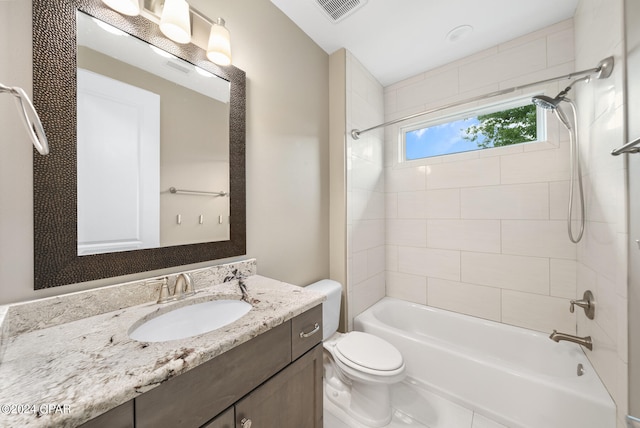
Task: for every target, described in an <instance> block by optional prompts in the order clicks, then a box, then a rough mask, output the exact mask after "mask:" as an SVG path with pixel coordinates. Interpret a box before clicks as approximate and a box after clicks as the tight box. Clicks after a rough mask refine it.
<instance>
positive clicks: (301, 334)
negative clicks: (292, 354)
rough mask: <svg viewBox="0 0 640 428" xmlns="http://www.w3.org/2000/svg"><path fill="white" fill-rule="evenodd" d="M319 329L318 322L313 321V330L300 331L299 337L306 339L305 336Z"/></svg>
mask: <svg viewBox="0 0 640 428" xmlns="http://www.w3.org/2000/svg"><path fill="white" fill-rule="evenodd" d="M319 331H320V324H318V323H315V324H314V325H313V330H311V331H310V332H309V333H305V332H304V331H301V332H300V339H306V338H307V337H311V336H313V335H314V334H316V333H317V332H319Z"/></svg>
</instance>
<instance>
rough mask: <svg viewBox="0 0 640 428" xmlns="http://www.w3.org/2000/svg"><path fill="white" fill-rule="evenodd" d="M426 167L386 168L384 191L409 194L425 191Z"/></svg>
mask: <svg viewBox="0 0 640 428" xmlns="http://www.w3.org/2000/svg"><path fill="white" fill-rule="evenodd" d="M425 174H426V167H424V166H418V167H414V168H387V169H386V175H385V186H386V188H385V190H386V191H387V192H410V191H416V190H425V189H426V179H425Z"/></svg>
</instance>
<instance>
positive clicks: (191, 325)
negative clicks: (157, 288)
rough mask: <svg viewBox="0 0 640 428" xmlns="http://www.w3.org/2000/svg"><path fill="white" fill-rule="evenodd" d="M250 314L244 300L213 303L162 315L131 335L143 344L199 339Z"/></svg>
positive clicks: (213, 301) (135, 329)
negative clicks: (198, 337)
mask: <svg viewBox="0 0 640 428" xmlns="http://www.w3.org/2000/svg"><path fill="white" fill-rule="evenodd" d="M249 310H251V305H250V304H249V303H247V302H244V301H242V300H211V301H208V302H204V303H197V304H194V305H189V306H183V307H180V308H178V309H174V310H172V311H170V312H167V313H166V314H162V315H160V316H157V317H155V318H152V319H150V320H148V321H145V322H144V323H143V324H141V325H140V326H138V327H135V328H133V329H132V330H131V331H130V332H129V337H130V338H132V339H134V340H138V341H140V342H164V341H167V340H175V339H184V338H185V337H191V336H197V335H198V334H203V333H207V332H209V331H213V330H216V329H218V328H220V327H224V326H225V325H227V324H231V323H232V322H234V321H235V320H237V319H239V318H241V317H242V316H243V315H245V314H246V313H247V312H249Z"/></svg>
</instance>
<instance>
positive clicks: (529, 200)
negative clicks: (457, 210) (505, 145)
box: [460, 183, 549, 220]
mask: <svg viewBox="0 0 640 428" xmlns="http://www.w3.org/2000/svg"><path fill="white" fill-rule="evenodd" d="M460 192H461V194H460V200H461V214H462V218H477V219H481V218H483V219H530V220H542V219H548V218H549V186H548V184H547V183H532V184H519V185H506V186H490V187H476V188H469V189H461V191H460Z"/></svg>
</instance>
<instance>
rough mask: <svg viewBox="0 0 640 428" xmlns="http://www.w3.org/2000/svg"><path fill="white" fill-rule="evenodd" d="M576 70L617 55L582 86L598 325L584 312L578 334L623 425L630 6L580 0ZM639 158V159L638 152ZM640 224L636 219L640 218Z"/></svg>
mask: <svg viewBox="0 0 640 428" xmlns="http://www.w3.org/2000/svg"><path fill="white" fill-rule="evenodd" d="M574 21H575V40H576V43H575V44H576V49H575V52H576V68H577V69H583V68H585V67H586V68H590V67H593V66H594V64H597V63H598V61H600V60H601V59H603V58H605V57H607V56H610V55H613V56H614V59H615V66H614V69H613V74H612V75H611V77H609V78H608V79H606V80H595V81H593V82H592V83H591V84H589V85H580V86H579V87H578V88H576V89H577V100H578V109H579V113H580V114H579V129H580V132H581V144H580V147H581V151H580V153H581V155H582V158H583V167H584V168H583V171H582V172H583V176H584V181H585V189H586V195H585V197H586V200H587V220H588V221H587V225H586V231H585V236H584V239H583V240H582V241H581V242H580V243H579V244H578V253H577V260H578V266H577V278H578V289H577V292H578V295H579V296H581V295H582V293H583V292H584V290H587V289H589V290H591V291H592V292H593V294H594V295H595V298H596V301H597V306H596V316H595V319H594V320H589V319H587V318H586V317H585V316H584V314H582V313H579V314H578V317H577V322H578V334H579V335H580V336H586V335H589V336H591V337H592V339H593V341H594V344H593V352H587V356H588V357H589V360H590V361H591V363H592V364H593V366H594V367H595V369H596V370H597V372H598V375H599V376H600V378H601V379H602V381H603V382H604V384H605V386H606V387H607V390H608V391H609V393H610V394H611V395H612V397H613V399H614V401H615V402H616V405H617V409H618V427H624V426H625V424H624V422H623V418H624V415H625V414H626V413H627V409H628V392H627V389H628V381H627V373H628V356H627V354H628V350H627V345H628V338H627V334H628V328H627V318H628V317H627V258H628V254H627V251H628V250H627V248H628V247H627V242H628V239H629V234H628V229H627V221H628V219H627V212H628V209H627V200H626V194H627V188H626V175H627V171H626V169H627V165H626V163H625V159H624V158H625V157H624V156H619V157H614V156H611V155H609V153H610V152H611V150H613V149H615V148H617V147H620V146H622V145H623V144H624V143H625V142H626V141H625V132H624V123H625V118H624V117H625V108H626V106H625V102H626V101H625V97H624V67H625V57H624V53H625V46H624V35H623V34H624V33H623V31H624V30H623V28H624V27H623V22H624V19H623V1H622V0H609V1H606V2H603V1H600V0H581V1H580V3H579V5H578V9H577V10H576V14H575V16H574ZM632 156H638V155H632ZM633 221H637V219H634V220H633Z"/></svg>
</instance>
